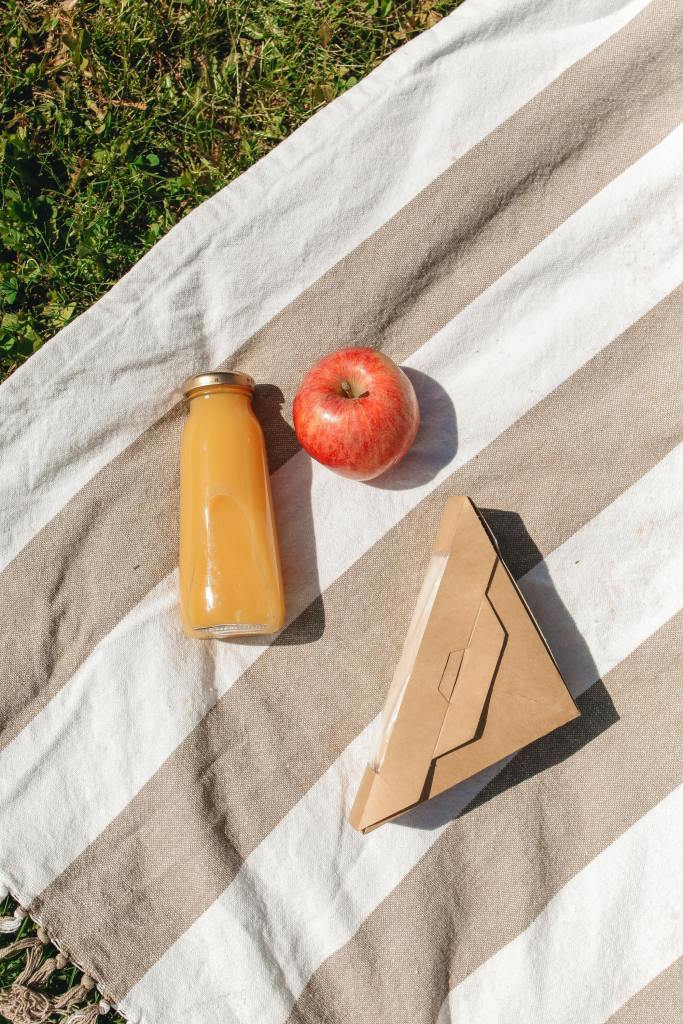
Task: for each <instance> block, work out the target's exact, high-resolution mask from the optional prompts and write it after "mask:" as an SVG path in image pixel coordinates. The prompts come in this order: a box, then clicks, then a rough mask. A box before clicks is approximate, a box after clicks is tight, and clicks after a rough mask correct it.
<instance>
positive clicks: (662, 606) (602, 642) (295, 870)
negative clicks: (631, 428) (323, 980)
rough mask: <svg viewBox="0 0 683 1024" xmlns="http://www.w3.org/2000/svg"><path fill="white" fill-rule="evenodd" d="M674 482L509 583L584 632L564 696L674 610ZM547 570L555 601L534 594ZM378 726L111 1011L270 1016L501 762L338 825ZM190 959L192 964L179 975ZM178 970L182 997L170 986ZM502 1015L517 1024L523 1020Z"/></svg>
mask: <svg viewBox="0 0 683 1024" xmlns="http://www.w3.org/2000/svg"><path fill="white" fill-rule="evenodd" d="M682 476H683V445H681V446H680V447H679V448H678V449H676V450H675V451H674V452H672V453H671V454H670V455H668V456H667V457H666V458H665V459H664V460H662V462H660V463H659V464H658V465H657V466H656V467H655V468H654V469H652V470H651V471H650V472H649V473H648V474H647V475H646V476H644V477H642V478H641V479H640V480H639V481H638V482H637V483H636V484H635V485H634V486H633V487H631V488H630V489H629V490H628V491H626V492H624V494H623V495H621V496H620V497H619V498H618V499H617V500H616V501H615V502H614V503H613V504H612V505H610V506H608V507H607V508H606V509H604V510H603V511H602V512H601V513H600V514H599V515H598V516H596V517H595V518H594V519H593V520H592V521H591V522H589V523H588V524H587V525H586V526H585V527H584V528H582V529H581V530H579V531H578V532H577V533H576V534H575V535H574V536H573V537H571V538H570V539H569V540H568V541H567V542H566V543H565V544H563V545H562V546H561V547H560V548H558V549H557V550H556V551H555V552H553V553H552V555H551V556H550V557H549V558H548V559H547V561H546V562H545V563H542V564H540V565H538V566H536V567H535V568H534V569H533V570H532V571H531V572H529V573H528V574H527V575H526V576H525V577H524V578H523V580H522V584H521V587H522V590H523V592H524V594H525V596H526V597H527V599H528V600H529V601H530V603H531V604H532V605H533V606H534V607H535V609H536V613H537V617H538V620H539V624H540V626H541V628H542V629H543V630H544V631H546V632H547V634H548V635H549V636H551V637H554V638H556V639H557V638H558V637H559V635H560V634H561V633H562V632H563V631H566V623H567V621H568V616H571V617H572V618H573V619H574V622H575V623H576V625H577V627H578V629H579V630H580V631H581V633H582V634H583V638H582V640H579V639H577V636H576V633H575V632H574V630H572V631H571V633H568V634H567V635H566V636H565V646H564V647H563V648H558V649H557V653H558V654H559V655H560V658H561V667H562V668H563V670H564V671H565V672H567V674H568V676H569V677H570V678H571V680H572V689H573V692H574V694H575V695H578V694H579V693H580V692H582V691H583V690H585V689H586V688H587V687H589V686H590V685H591V684H592V683H594V682H595V680H596V679H597V678H599V677H600V676H601V675H604V674H605V672H607V671H609V669H610V668H612V667H613V666H614V664H616V663H617V662H618V661H620V660H622V659H623V658H625V657H626V656H627V655H628V654H629V653H630V652H631V651H632V650H633V649H634V648H635V647H637V645H638V644H639V643H640V642H641V641H642V640H643V639H644V638H645V637H646V636H647V635H648V633H649V632H652V631H654V630H656V629H657V628H658V627H659V626H661V625H662V624H663V623H664V622H666V621H667V620H668V619H669V618H670V617H671V616H672V615H673V614H675V612H676V611H677V610H678V608H679V606H680V603H681V596H682V595H681V588H680V579H681V575H682V574H683V546H682V545H681V544H680V537H681V531H682V530H683V500H682V498H681V493H680V481H681V479H682ZM619 566H623V567H624V568H623V569H621V570H618V567H619ZM615 573H616V576H615ZM627 576H628V577H630V581H632V580H634V579H637V581H638V586H637V587H634V586H632V585H629V586H627V587H626V588H625V589H622V588H619V589H610V583H609V582H607V583H605V584H604V585H603V586H596V582H597V581H599V580H601V579H602V578H604V579H605V580H607V581H612V580H616V582H615V584H614V586H615V587H616V586H618V582H619V581H624V580H625V578H626V577H627ZM549 577H550V578H552V580H553V582H554V585H555V588H556V590H557V594H558V595H559V599H558V598H557V597H554V598H553V599H552V600H548V599H547V598H548V584H547V581H548V578H549ZM608 597H611V598H612V599H613V600H608V599H607V598H608ZM584 645H587V647H588V648H589V650H590V652H591V654H592V659H591V658H587V657H586V655H585V646H584ZM378 722H379V718H378V719H377V720H376V721H375V722H374V723H373V725H372V726H371V727H369V728H368V729H366V730H365V732H364V733H363V734H362V735H361V736H360V737H358V738H357V739H356V740H355V741H354V742H353V743H352V744H351V745H350V746H349V747H348V748H347V750H346V751H345V752H344V754H342V756H341V757H340V758H339V760H338V761H337V762H336V763H335V764H334V765H333V766H332V767H331V768H330V770H329V771H328V772H327V773H326V774H325V775H324V776H323V777H322V778H321V779H320V780H319V782H318V783H317V784H316V785H315V786H314V787H313V788H312V789H311V790H309V792H308V793H307V794H306V796H305V797H303V798H302V800H301V801H300V802H299V803H298V804H297V805H296V806H295V807H294V808H293V809H292V811H290V813H289V814H288V815H287V816H286V817H285V818H284V819H283V821H282V822H281V823H280V824H279V825H278V826H277V827H276V828H275V829H274V830H273V831H272V832H270V833H269V835H268V836H267V838H266V839H265V840H264V841H263V842H262V843H261V845H260V846H259V847H258V848H257V849H256V850H255V851H254V852H253V853H252V854H251V856H250V857H249V858H248V859H247V860H246V861H245V863H244V865H243V866H242V868H241V870H240V872H239V874H238V876H237V877H236V879H235V881H234V882H233V883H232V885H230V886H229V887H228V888H227V889H226V890H225V892H224V893H223V895H222V896H221V897H220V898H219V899H218V900H216V902H215V903H214V904H212V906H211V907H210V908H209V909H208V910H207V911H206V912H205V913H204V914H202V916H201V917H200V918H199V919H198V920H197V921H196V922H195V923H194V924H193V925H192V926H191V927H190V928H189V929H188V931H187V932H185V934H184V935H183V936H182V937H181V938H180V939H178V941H177V942H176V943H175V944H174V945H173V946H172V947H171V948H170V949H169V950H168V951H167V952H166V953H165V954H164V956H163V957H162V958H161V959H160V960H159V961H158V962H157V963H156V964H155V965H154V967H152V968H151V970H150V971H149V972H148V973H147V974H146V975H145V977H144V978H143V979H142V980H141V981H140V982H139V983H138V984H137V985H136V986H135V987H134V988H133V989H132V990H131V992H130V993H129V994H128V996H127V997H126V998H125V999H124V1001H123V1003H122V1006H121V1009H122V1011H123V1012H124V1013H126V1014H129V1015H130V1016H131V1017H132V1018H133V1019H136V1018H137V1016H138V1014H139V1013H140V1012H141V1011H142V1009H143V1008H148V1007H150V1006H154V1012H155V1014H156V1015H157V1016H158V1017H159V1019H161V1020H163V1019H166V1018H169V1019H170V1016H171V1015H172V1014H173V1013H175V1014H176V1015H180V1016H182V1018H183V1020H186V1021H187V1022H188V1024H195V1022H196V1024H200V1021H201V1024H219V1022H220V1021H222V1020H224V1019H225V1014H226V1013H227V1011H228V1009H230V1010H231V1011H232V1013H233V1016H232V1018H231V1019H234V1020H235V1021H239V1022H242V1021H244V1022H245V1024H246V1022H247V1021H252V1020H258V1021H259V1024H276V1022H280V1021H283V1020H284V1019H285V1018H286V1017H287V1015H288V1013H289V1011H290V1009H291V1007H292V1003H293V1000H294V999H296V997H297V996H298V995H299V993H300V992H301V991H302V990H303V988H304V986H305V984H306V982H307V981H308V979H309V977H310V976H311V975H312V973H313V972H314V971H315V970H316V969H317V967H319V965H320V964H321V963H322V962H323V960H325V959H326V958H327V957H329V956H331V955H332V954H333V953H334V952H335V951H336V950H337V949H339V948H340V947H341V946H342V945H344V943H346V942H348V941H349V939H351V938H352V936H353V935H354V934H355V932H356V930H357V929H358V927H359V926H360V925H361V923H362V922H363V920H364V919H365V918H366V917H367V916H368V914H370V913H371V912H372V911H373V910H374V909H375V907H377V905H378V904H379V903H380V902H381V901H382V900H383V899H384V898H385V897H386V896H387V895H388V894H389V893H390V892H391V891H392V890H393V889H394V888H395V887H396V886H397V885H398V884H399V882H400V881H401V880H402V879H403V878H404V877H405V875H406V874H407V873H408V871H410V869H411V868H413V867H414V866H415V864H417V862H418V861H419V860H420V859H421V858H422V857H423V856H424V855H425V854H426V853H427V851H428V850H429V849H430V847H431V846H432V845H433V844H434V842H436V840H437V839H438V837H439V836H440V835H441V833H442V832H443V831H444V829H445V828H446V827H447V824H443V822H444V820H445V821H446V822H448V821H450V820H452V818H453V817H454V816H455V815H456V814H457V813H459V812H460V811H461V810H462V809H463V808H464V807H465V806H466V805H467V804H468V803H470V801H471V800H472V799H473V798H474V796H475V795H476V794H477V792H479V790H480V789H481V788H482V787H483V786H484V785H485V784H486V783H487V782H489V781H490V780H491V778H493V776H494V775H495V774H497V772H498V771H500V769H501V767H502V764H499V765H497V766H494V767H492V768H490V769H488V770H487V771H485V772H482V773H480V774H479V775H478V776H477V777H475V778H474V779H472V780H468V781H467V782H465V783H463V784H462V785H460V786H457V787H455V788H454V789H452V790H450V791H448V792H447V793H444V794H442V796H440V797H438V798H436V799H435V800H434V801H431V802H430V803H429V804H426V805H423V807H422V808H420V809H419V810H418V811H417V812H413V815H414V819H413V822H412V827H408V826H406V825H403V824H401V823H400V820H399V822H395V823H394V824H392V826H391V827H387V828H382V829H378V830H377V831H375V832H372V833H370V834H369V835H367V836H362V835H360V834H359V833H357V832H355V831H354V830H353V829H352V828H351V827H350V826H349V825H348V823H347V822H346V820H345V817H344V813H343V808H344V806H345V805H346V806H347V807H348V803H349V800H350V798H352V796H353V794H354V793H355V790H356V787H357V783H358V781H359V779H360V775H361V773H362V771H363V768H364V766H365V764H366V763H367V760H368V758H369V756H370V754H371V752H372V750H373V749H374V733H375V731H376V729H377V725H378ZM508 760H509V759H508ZM504 763H507V761H506V762H504ZM446 812H447V813H446ZM417 818H419V819H420V820H419V824H420V827H419V828H415V827H414V826H415V824H417V820H416V819H417ZM255 893H258V899H255V898H254V894H255ZM264 935H267V936H268V938H267V941H264V940H263V936H264ZM292 951H295V953H293V952H292ZM200 960H201V962H202V963H203V965H204V969H203V971H202V972H199V973H197V972H193V971H191V970H190V969H189V967H190V965H192V964H196V963H198V962H200ZM181 976H182V977H183V979H184V982H183V988H182V995H181V994H180V993H179V990H178V987H177V985H175V984H174V979H176V978H178V977H181ZM179 1000H180V1002H179ZM198 1006H200V1009H199V1010H195V1009H193V1008H195V1007H198ZM513 1018H514V1019H519V1020H523V1021H524V1022H525V1024H527V1018H526V1017H524V1016H521V1017H519V1018H516V1017H514V1015H513ZM457 1019H463V1020H469V1017H468V1016H467V1015H466V1014H465V1015H464V1016H463V1017H462V1018H457ZM583 1019H584V1018H583V1017H581V1016H580V1015H577V1017H576V1018H575V1020H581V1021H583Z"/></svg>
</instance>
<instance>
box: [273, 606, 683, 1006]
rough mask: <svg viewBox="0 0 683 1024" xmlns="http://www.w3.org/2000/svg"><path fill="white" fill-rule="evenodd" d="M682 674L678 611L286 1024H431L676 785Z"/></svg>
mask: <svg viewBox="0 0 683 1024" xmlns="http://www.w3.org/2000/svg"><path fill="white" fill-rule="evenodd" d="M681 671H683V613H679V614H678V615H677V616H675V618H674V619H672V620H670V621H669V623H667V624H666V625H665V626H664V627H663V628H662V629H660V630H659V631H658V632H657V633H656V634H655V635H654V636H652V637H650V638H649V640H647V641H646V642H645V643H644V644H643V645H642V646H641V647H640V648H639V649H638V650H637V651H635V652H634V653H633V654H632V655H631V656H630V657H629V658H627V659H626V660H625V661H624V662H622V663H621V664H620V665H619V666H617V668H615V669H614V670H613V671H612V672H610V673H609V674H608V675H607V676H606V677H605V685H603V683H602V682H600V683H597V684H596V685H595V686H593V687H592V688H591V689H590V690H588V691H587V692H586V693H585V694H584V695H583V697H580V698H579V700H578V704H579V707H580V708H581V711H582V717H581V718H580V719H577V720H576V721H574V722H571V723H570V724H569V725H568V726H565V727H564V728H563V729H561V730H560V731H558V732H556V733H553V734H551V735H550V736H548V737H546V738H545V739H544V740H543V741H540V742H539V743H536V744H533V745H532V746H531V747H528V748H527V749H526V750H525V751H522V752H521V753H520V754H519V755H518V756H517V757H516V758H515V759H514V761H513V762H511V764H510V765H509V766H508V767H507V768H506V769H504V770H503V772H501V774H500V775H499V776H498V777H497V778H496V779H494V781H493V783H492V784H491V785H490V786H489V787H488V788H487V789H486V790H485V791H484V792H483V793H482V794H481V795H480V797H479V798H478V800H477V801H476V802H475V803H474V804H473V805H472V806H471V807H470V808H469V809H468V811H467V812H465V813H464V814H463V815H461V817H460V818H458V819H457V820H456V821H454V822H453V823H452V824H451V825H450V826H449V828H448V829H447V830H446V832H444V834H443V835H442V836H441V838H440V839H439V840H438V841H437V842H436V843H435V845H434V846H433V847H432V848H431V850H430V851H429V853H428V854H427V855H426V856H425V857H424V858H423V860H422V861H421V862H420V863H419V864H417V865H416V867H415V868H414V869H413V870H412V871H411V872H410V874H409V875H407V876H406V878H405V879H404V880H403V881H402V882H401V883H400V885H399V886H397V888H396V889H394V890H393V892H392V893H391V894H390V895H389V896H388V897H387V899H385V900H384V902H383V903H382V904H381V905H380V906H379V907H378V908H377V909H376V910H375V911H374V912H373V913H372V914H371V915H370V917H368V918H366V920H365V921H364V922H363V924H362V925H361V927H360V929H359V930H358V932H357V933H356V935H355V936H354V938H353V939H352V940H351V942H349V943H348V944H347V945H346V946H345V947H343V948H342V949H341V950H340V951H339V952H338V953H336V954H335V955H334V956H332V957H330V959H329V960H327V961H326V962H325V963H324V964H323V965H322V967H321V968H320V969H319V970H318V971H317V972H316V974H315V975H314V976H313V978H312V979H311V981H310V982H309V984H308V986H307V988H306V990H305V992H304V993H303V995H302V996H301V998H300V1000H299V1002H298V1004H297V1006H296V1008H295V1010H294V1012H293V1014H292V1017H291V1020H292V1022H294V1021H296V1022H302V1024H303V1022H304V1021H306V1022H309V1021H311V1020H316V1019H317V1017H316V1009H317V1008H318V1007H320V1006H325V1007H326V1008H327V1012H326V1015H325V1021H326V1022H329V1024H336V1022H341V1021H348V1020H350V1019H353V1020H354V1021H359V1022H363V1021H368V1022H372V1024H376V1022H378V1021H391V1024H401V1022H403V1021H405V1022H406V1024H421V1022H423V1021H424V1022H425V1024H426V1022H429V1024H432V1022H433V1021H434V1020H436V1017H437V1015H438V1012H439V1008H440V1006H441V1004H442V1002H443V1000H444V999H445V997H446V994H447V993H448V991H449V990H450V989H451V988H454V987H455V986H456V985H457V984H459V983H460V982H462V981H463V980H464V979H465V978H466V977H467V976H468V975H469V974H471V972H472V971H474V970H475V969H476V968H477V967H479V965H480V964H482V963H483V962H484V961H485V960H487V959H488V958H489V957H490V956H492V955H493V954H494V953H495V952H496V951H497V950H499V949H500V948H501V947H502V946H504V945H506V944H507V943H508V942H510V941H511V940H512V939H514V938H515V937H516V936H517V935H519V934H520V932H522V931H523V930H524V929H526V928H527V927H528V926H529V925H530V924H531V922H532V921H533V920H534V919H535V918H536V917H537V915H538V914H539V913H540V912H541V910H542V909H543V908H544V907H545V906H546V905H547V903H548V901H549V900H550V899H551V897H552V896H554V895H555V893H557V892H558V891H559V889H561V888H562V886H564V885H565V884H566V883H567V882H568V881H569V879H570V878H572V877H573V876H574V875H575V874H576V873H577V872H578V871H580V870H581V868H583V867H585V865H586V864H588V863H589V862H590V861H591V860H592V859H593V858H594V857H596V856H597V855H598V854H599V853H600V852H601V851H602V850H604V849H605V847H606V846H608V845H609V844H610V843H611V842H613V841H614V840H615V839H616V838H617V837H618V836H619V835H621V834H622V833H623V832H624V831H625V829H627V828H628V827H629V826H630V825H632V824H633V823H634V822H636V821H637V820H638V819H639V818H640V817H642V815H643V814H645V813H646V812H647V811H648V810H650V809H651V808H652V807H653V806H655V804H657V803H658V802H659V801H660V800H662V799H663V798H664V797H665V796H666V795H667V793H669V792H670V791H671V790H672V789H674V788H675V787H676V786H677V785H678V784H679V783H680V779H681V768H680V728H681V725H683V721H682V719H681V712H680V708H679V709H678V711H677V709H676V702H675V697H676V692H677V686H678V685H679V680H680V677H681ZM615 707H616V711H615ZM494 798H495V799H494ZM540 970H541V971H542V967H541V968H540ZM653 1019H654V1020H658V1019H661V1020H667V1019H668V1018H666V1017H663V1018H653Z"/></svg>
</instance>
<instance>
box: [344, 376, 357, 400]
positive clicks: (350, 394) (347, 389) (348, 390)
mask: <svg viewBox="0 0 683 1024" xmlns="http://www.w3.org/2000/svg"><path fill="white" fill-rule="evenodd" d="M341 389H342V392H343V393H344V395H345V396H346V398H355V395H354V393H353V388H352V387H351V385H350V384H349V382H348V380H343V381H342V385H341Z"/></svg>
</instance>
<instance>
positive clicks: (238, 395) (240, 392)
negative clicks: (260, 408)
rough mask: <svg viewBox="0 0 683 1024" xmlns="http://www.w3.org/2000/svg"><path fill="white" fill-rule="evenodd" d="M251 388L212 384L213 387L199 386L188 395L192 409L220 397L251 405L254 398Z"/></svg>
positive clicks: (223, 400)
mask: <svg viewBox="0 0 683 1024" xmlns="http://www.w3.org/2000/svg"><path fill="white" fill-rule="evenodd" d="M252 394H253V392H252V390H251V388H243V387H238V386H236V385H230V384H225V385H212V386H211V387H206V388H198V389H197V390H196V391H193V392H192V394H191V395H190V396H189V397H188V402H189V406H190V411H192V409H193V408H197V407H198V406H199V405H203V404H206V403H208V402H209V401H213V400H218V399H220V400H221V402H225V401H228V400H229V401H230V402H231V403H232V402H234V403H236V404H240V405H243V404H245V403H246V404H247V405H249V406H251V399H252Z"/></svg>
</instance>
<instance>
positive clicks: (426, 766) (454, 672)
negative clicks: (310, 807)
mask: <svg viewBox="0 0 683 1024" xmlns="http://www.w3.org/2000/svg"><path fill="white" fill-rule="evenodd" d="M578 715H579V710H578V708H577V706H576V704H575V702H574V700H573V698H572V696H571V694H570V693H569V690H568V689H567V686H566V684H565V682H564V680H563V679H562V676H561V675H560V672H559V669H558V667H557V665H556V663H555V660H554V658H553V656H552V654H551V653H550V650H549V648H548V645H547V644H546V642H545V640H544V639H543V636H542V635H541V632H540V630H539V628H538V625H537V624H536V621H535V620H534V618H533V616H532V614H531V612H530V611H529V608H528V607H527V605H526V602H525V601H524V598H523V597H522V595H521V593H520V592H519V590H518V588H517V586H516V584H515V582H514V580H513V579H512V576H511V575H510V572H509V571H508V569H507V567H506V566H505V564H504V562H503V560H502V559H501V556H500V553H499V551H498V546H497V544H496V541H495V539H494V537H493V535H492V534H491V532H490V530H489V528H488V526H487V524H486V523H485V521H484V520H483V518H482V517H481V515H480V513H479V512H478V511H477V509H476V508H475V506H474V504H473V503H472V502H471V501H470V499H469V498H465V497H453V498H449V499H448V501H447V503H446V507H445V509H444V513H443V516H442V518H441V522H440V524H439V528H438V530H437V534H436V538H435V540H434V545H433V548H432V557H431V560H430V563H429V566H428V569H427V573H426V576H425V580H424V582H423V585H422V589H421V591H420V594H419V596H418V600H417V604H416V607H415V611H414V613H413V618H412V620H411V623H410V627H409V629H408V634H407V636H406V641H405V644H404V647H403V652H402V654H401V658H400V660H399V663H398V666H397V668H396V672H395V674H394V678H393V680H392V683H391V686H390V688H389V694H388V696H387V701H386V704H385V708H384V712H383V723H382V727H381V735H380V740H379V745H378V749H377V752H376V756H375V759H374V762H373V764H371V765H368V767H367V768H366V770H365V774H364V776H363V779H362V782H361V785H360V788H359V790H358V794H357V796H356V799H355V802H354V805H353V808H352V810H351V813H350V815H349V820H350V822H351V824H352V825H353V826H354V828H357V829H360V830H361V831H362V832H368V831H370V830H371V829H373V828H376V827H377V826H378V825H381V824H382V823H383V822H385V821H389V820H390V819H391V818H395V817H396V816H397V815H399V814H402V813H403V812H404V811H407V810H408V809H409V808H410V807H414V806H415V805H416V804H418V803H421V802H422V801H423V800H429V799H430V797H433V796H436V795H437V794H438V793H441V792H443V791H444V790H445V789H448V788H449V787H451V786H454V785H455V784H456V783H458V782H462V781H463V780H464V779H468V778H470V777H471V776H472V775H476V773H477V772H479V771H481V770H482V769H483V768H486V767H487V766H488V765H491V764H494V763H495V762H496V761H500V760H501V759H502V758H504V757H506V756H507V755H509V754H513V753H514V752H515V751H517V750H519V749H520V748H521V747H524V746H526V745H527V744H528V743H531V742H532V741H533V740H536V739H538V738H539V737H541V736H545V735H546V733H549V732H551V731H552V730H553V729H556V728H558V726H561V725H564V724H565V723H566V722H569V721H571V720H572V719H574V718H576V717H578Z"/></svg>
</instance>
